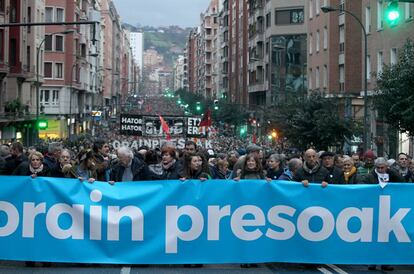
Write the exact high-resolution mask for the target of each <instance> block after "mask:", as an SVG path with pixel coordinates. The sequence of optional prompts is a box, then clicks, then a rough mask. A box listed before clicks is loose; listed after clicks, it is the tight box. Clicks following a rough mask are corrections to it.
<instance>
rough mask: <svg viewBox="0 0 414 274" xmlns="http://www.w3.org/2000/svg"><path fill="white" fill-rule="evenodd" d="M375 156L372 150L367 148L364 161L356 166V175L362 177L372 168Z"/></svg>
mask: <svg viewBox="0 0 414 274" xmlns="http://www.w3.org/2000/svg"><path fill="white" fill-rule="evenodd" d="M376 158H377V157H376V156H375V154H374V152H373V151H372V150H367V151H366V152H365V153H364V162H363V163H362V164H361V166H360V167H359V168H358V175H360V176H361V178H362V179H363V180H364V178H365V177H366V176H367V175H368V174H370V173H371V172H372V171H373V170H374V161H375V159H376Z"/></svg>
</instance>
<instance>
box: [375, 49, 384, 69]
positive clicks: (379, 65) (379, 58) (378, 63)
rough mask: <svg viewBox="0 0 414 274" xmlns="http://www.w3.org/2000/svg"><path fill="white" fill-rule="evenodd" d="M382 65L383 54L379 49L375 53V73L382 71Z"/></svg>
mask: <svg viewBox="0 0 414 274" xmlns="http://www.w3.org/2000/svg"><path fill="white" fill-rule="evenodd" d="M383 65H384V54H383V53H382V51H379V52H378V54H377V74H380V73H382V67H383Z"/></svg>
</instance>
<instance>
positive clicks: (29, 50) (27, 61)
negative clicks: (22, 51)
mask: <svg viewBox="0 0 414 274" xmlns="http://www.w3.org/2000/svg"><path fill="white" fill-rule="evenodd" d="M31 59H32V54H31V48H30V46H27V47H26V65H27V71H30V66H31Z"/></svg>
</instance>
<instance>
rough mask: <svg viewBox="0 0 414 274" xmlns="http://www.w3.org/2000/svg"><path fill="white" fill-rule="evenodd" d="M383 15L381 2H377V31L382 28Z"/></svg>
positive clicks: (379, 0) (378, 0)
mask: <svg viewBox="0 0 414 274" xmlns="http://www.w3.org/2000/svg"><path fill="white" fill-rule="evenodd" d="M383 14H384V11H383V8H382V0H377V30H382V28H383V27H384V21H383V19H382V17H383Z"/></svg>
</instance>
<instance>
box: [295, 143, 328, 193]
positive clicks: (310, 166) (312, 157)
mask: <svg viewBox="0 0 414 274" xmlns="http://www.w3.org/2000/svg"><path fill="white" fill-rule="evenodd" d="M295 181H297V182H302V184H303V185H304V186H305V187H307V186H308V185H309V183H321V184H322V187H326V186H328V181H329V171H328V170H327V169H326V168H325V167H323V166H322V165H321V164H320V162H319V159H318V155H317V153H316V151H315V150H313V149H308V150H307V151H306V152H305V162H304V163H303V167H302V168H300V169H299V170H298V171H297V173H296V174H295Z"/></svg>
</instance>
